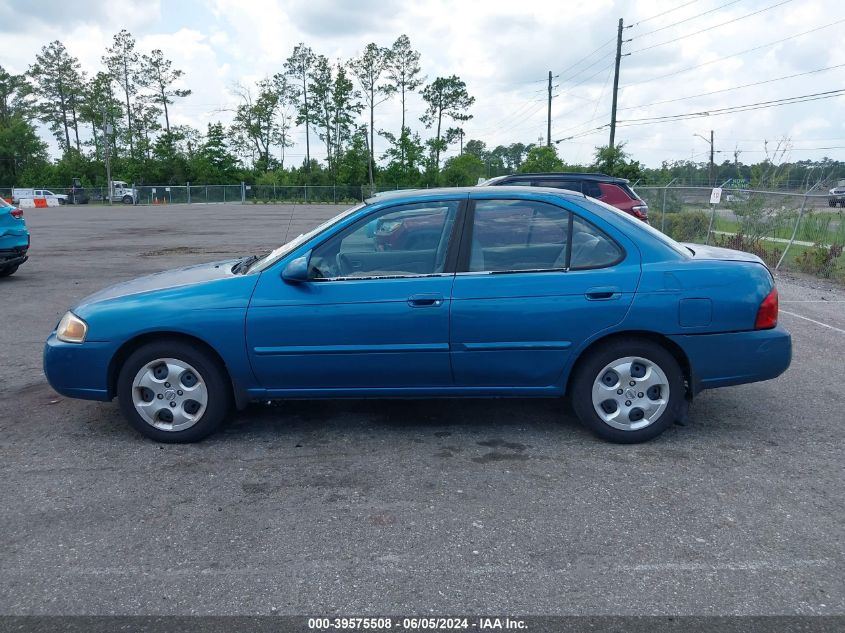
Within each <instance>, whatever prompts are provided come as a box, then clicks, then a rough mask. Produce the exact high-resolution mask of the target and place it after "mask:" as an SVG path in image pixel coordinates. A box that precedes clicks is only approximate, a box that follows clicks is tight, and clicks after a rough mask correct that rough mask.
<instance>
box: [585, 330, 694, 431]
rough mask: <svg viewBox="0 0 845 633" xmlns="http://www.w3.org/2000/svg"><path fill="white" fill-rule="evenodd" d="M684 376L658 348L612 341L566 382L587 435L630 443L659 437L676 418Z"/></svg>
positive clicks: (636, 341) (641, 342) (630, 341)
mask: <svg viewBox="0 0 845 633" xmlns="http://www.w3.org/2000/svg"><path fill="white" fill-rule="evenodd" d="M684 397H685V393H684V375H683V372H682V370H681V367H680V366H679V365H678V361H677V360H675V357H674V356H672V354H670V353H669V352H668V351H667V350H666V349H665V348H664V347H662V346H660V345H658V344H657V343H654V342H652V341H649V340H644V339H633V338H632V339H618V340H615V341H611V342H609V343H607V344H605V345H602V346H600V347H598V348H596V349H595V350H593V351H592V352H590V353H589V356H587V357H586V358H585V359H584V360H583V362H581V363H580V364H579V366H578V368H577V369H576V373H575V375H574V377H573V381H572V384H571V398H572V407H573V409H574V410H575V413H576V415H577V416H578V418H579V419H580V420H581V422H582V423H583V424H584V425H586V426H587V427H588V428H589V429H590V430H591V431H593V433H595V434H596V435H598V436H599V437H602V438H604V439H606V440H609V441H611V442H617V443H620V444H632V443H636V442H645V441H647V440H650V439H652V438H654V437H657V436H658V435H660V434H661V433H662V432H663V431H665V430H666V429H667V428H668V427H669V426H670V425H671V424H672V423H673V422H674V421H675V420H676V419H677V417H678V413H679V411H680V408H681V405H682V403H683V400H684Z"/></svg>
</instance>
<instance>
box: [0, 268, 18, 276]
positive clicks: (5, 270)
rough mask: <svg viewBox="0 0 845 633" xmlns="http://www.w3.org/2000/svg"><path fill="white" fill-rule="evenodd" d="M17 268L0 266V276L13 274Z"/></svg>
mask: <svg viewBox="0 0 845 633" xmlns="http://www.w3.org/2000/svg"><path fill="white" fill-rule="evenodd" d="M17 269H18V267H17V266H6V268H0V277H8V276H9V275H14V274H15V271H17Z"/></svg>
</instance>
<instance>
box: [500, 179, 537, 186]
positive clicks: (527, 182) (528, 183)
mask: <svg viewBox="0 0 845 633" xmlns="http://www.w3.org/2000/svg"><path fill="white" fill-rule="evenodd" d="M497 184H500V185H507V186H508V187H530V186H531V185H532V184H533V182H532V181H531V180H525V179H523V180H507V181H505V182H501V183H497Z"/></svg>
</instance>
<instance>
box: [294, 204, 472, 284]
mask: <svg viewBox="0 0 845 633" xmlns="http://www.w3.org/2000/svg"><path fill="white" fill-rule="evenodd" d="M458 204H459V203H458V201H442V200H438V201H436V202H425V203H417V204H410V205H401V206H398V207H389V208H387V209H383V210H381V211H379V212H378V213H376V214H374V215H370V216H367V217H366V218H363V219H362V220H360V221H359V222H356V223H355V224H353V225H352V226H351V227H349V228H348V229H346V230H344V231H342V232H341V233H339V234H338V235H335V236H332V237H331V238H329V239H328V240H327V241H326V242H324V243H323V244H321V245H320V246H318V247H317V248H315V249H314V251H313V252H312V254H311V260H310V262H309V269H310V272H309V276H310V277H311V278H312V279H348V278H353V279H354V278H362V277H407V276H420V275H432V274H437V273H442V272H443V271H444V269H445V266H446V250H447V248H448V245H449V238H450V236H451V234H452V227H453V226H454V223H455V217H456V216H457V212H458Z"/></svg>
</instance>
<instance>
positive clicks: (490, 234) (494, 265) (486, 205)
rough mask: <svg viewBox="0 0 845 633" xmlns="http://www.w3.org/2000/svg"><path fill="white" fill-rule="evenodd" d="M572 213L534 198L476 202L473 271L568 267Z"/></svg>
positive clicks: (473, 228)
mask: <svg viewBox="0 0 845 633" xmlns="http://www.w3.org/2000/svg"><path fill="white" fill-rule="evenodd" d="M570 217H571V214H570V213H569V212H568V211H567V210H565V209H561V208H560V207H556V206H553V205H550V204H546V203H543V202H536V201H532V200H480V201H478V202H477V203H476V205H475V214H474V219H473V227H472V243H471V245H470V257H469V265H468V270H469V271H470V272H514V271H527V270H555V269H564V268H565V267H566V249H567V241H568V240H567V237H568V234H569V222H570Z"/></svg>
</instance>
